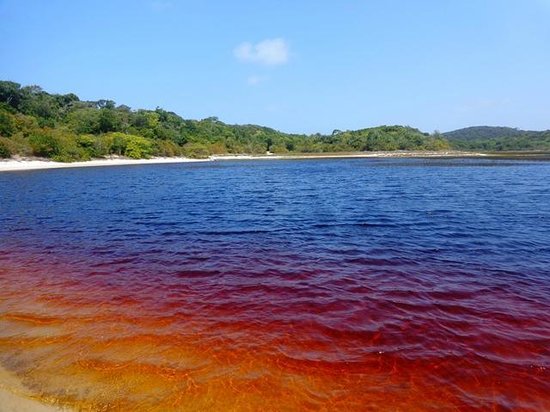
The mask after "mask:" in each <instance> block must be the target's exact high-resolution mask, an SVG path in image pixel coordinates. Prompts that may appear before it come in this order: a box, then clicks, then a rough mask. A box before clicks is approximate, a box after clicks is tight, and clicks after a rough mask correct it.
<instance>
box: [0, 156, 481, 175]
mask: <svg viewBox="0 0 550 412" xmlns="http://www.w3.org/2000/svg"><path fill="white" fill-rule="evenodd" d="M479 156H486V155H485V154H483V153H471V152H455V151H448V152H400V151H394V152H363V153H305V154H302V153H301V154H288V155H287V154H285V155H212V156H210V157H208V158H206V159H192V158H188V157H155V158H152V159H129V158H124V157H113V158H107V159H94V160H89V161H85V162H72V163H62V162H54V161H51V160H47V159H40V158H11V159H4V160H0V172H10V171H13V172H16V171H26V170H43V169H67V168H76V167H101V166H131V165H146V164H170V163H188V162H210V161H225V160H284V159H333V158H334V159H338V158H342V159H345V158H384V157H419V158H444V157H479Z"/></svg>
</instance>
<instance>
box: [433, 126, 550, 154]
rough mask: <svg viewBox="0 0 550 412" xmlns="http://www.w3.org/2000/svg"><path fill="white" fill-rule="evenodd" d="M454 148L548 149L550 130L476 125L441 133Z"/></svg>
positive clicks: (488, 149) (490, 149)
mask: <svg viewBox="0 0 550 412" xmlns="http://www.w3.org/2000/svg"><path fill="white" fill-rule="evenodd" d="M443 137H444V138H445V139H447V140H448V141H449V143H450V145H451V146H452V147H453V148H454V149H459V150H485V151H516V150H517V151H522V150H540V151H548V150H550V130H545V131H532V130H521V129H514V128H511V127H492V126H476V127H467V128H465V129H459V130H454V131H452V132H447V133H443Z"/></svg>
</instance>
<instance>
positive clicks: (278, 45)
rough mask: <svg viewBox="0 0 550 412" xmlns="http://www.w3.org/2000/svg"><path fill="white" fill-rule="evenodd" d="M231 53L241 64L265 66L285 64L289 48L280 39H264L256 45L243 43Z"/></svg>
mask: <svg viewBox="0 0 550 412" xmlns="http://www.w3.org/2000/svg"><path fill="white" fill-rule="evenodd" d="M233 53H234V55H235V57H236V58H237V59H239V60H240V61H242V62H245V63H259V64H264V65H266V66H275V65H280V64H285V63H287V62H288V59H289V47H288V44H287V43H286V41H285V40H284V39H282V38H277V39H266V40H263V41H261V42H259V43H256V44H252V43H249V42H245V43H242V44H240V45H239V46H237V47H236V48H235V50H234V51H233Z"/></svg>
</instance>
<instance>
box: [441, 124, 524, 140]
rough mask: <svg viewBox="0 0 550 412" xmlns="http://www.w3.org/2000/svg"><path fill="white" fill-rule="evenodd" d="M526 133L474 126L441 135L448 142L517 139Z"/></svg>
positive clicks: (510, 128) (507, 128)
mask: <svg viewBox="0 0 550 412" xmlns="http://www.w3.org/2000/svg"><path fill="white" fill-rule="evenodd" d="M526 133H530V132H527V131H525V130H520V129H514V128H512V127H494V126H474V127H466V128H464V129H458V130H454V131H452V132H447V133H443V136H444V137H445V138H446V139H448V140H479V139H498V138H502V137H517V136H523V135H525V134H526Z"/></svg>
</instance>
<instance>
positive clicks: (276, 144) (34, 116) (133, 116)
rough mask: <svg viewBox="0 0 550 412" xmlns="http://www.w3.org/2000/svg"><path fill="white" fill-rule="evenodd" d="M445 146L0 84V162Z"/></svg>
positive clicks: (398, 132)
mask: <svg viewBox="0 0 550 412" xmlns="http://www.w3.org/2000/svg"><path fill="white" fill-rule="evenodd" d="M448 148H449V143H448V142H447V141H446V140H445V139H444V138H443V137H442V136H440V135H429V134H427V133H422V132H420V131H419V130H417V129H414V128H410V127H404V126H381V127H375V128H369V129H362V130H356V131H339V130H335V131H334V132H333V133H332V134H330V135H321V134H315V135H298V134H288V133H282V132H279V131H277V130H274V129H271V128H268V127H261V126H255V125H228V124H225V123H223V122H221V121H220V120H218V119H217V118H216V117H210V118H207V119H203V120H188V119H183V118H182V117H180V116H178V115H177V114H175V113H173V112H169V111H166V110H164V109H161V108H157V109H156V110H132V109H131V108H130V107H128V106H125V105H116V104H115V102H114V101H112V100H98V101H83V100H80V99H79V98H78V96H76V95H75V94H72V93H69V94H50V93H47V92H45V91H44V90H42V89H41V88H40V87H39V86H24V87H22V86H21V85H20V84H18V83H15V82H10V81H0V157H4V158H6V157H10V156H13V155H19V156H39V157H46V158H51V159H54V160H57V161H65V162H71V161H78V160H89V159H91V158H98V157H105V156H109V155H120V156H127V157H131V158H148V157H152V156H189V157H199V158H200V157H207V156H209V155H212V154H245V153H246V154H265V153H266V152H271V153H278V154H282V153H321V152H346V151H349V152H352V151H375V150H443V149H448Z"/></svg>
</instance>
